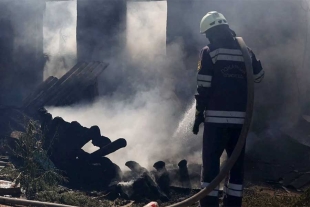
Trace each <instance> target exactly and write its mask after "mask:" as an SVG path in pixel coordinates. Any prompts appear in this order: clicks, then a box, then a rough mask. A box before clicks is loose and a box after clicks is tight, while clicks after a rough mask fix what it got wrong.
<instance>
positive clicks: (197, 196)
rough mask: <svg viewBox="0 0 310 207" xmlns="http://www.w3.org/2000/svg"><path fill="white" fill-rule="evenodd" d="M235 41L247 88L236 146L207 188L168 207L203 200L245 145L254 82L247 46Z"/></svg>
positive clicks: (176, 206)
mask: <svg viewBox="0 0 310 207" xmlns="http://www.w3.org/2000/svg"><path fill="white" fill-rule="evenodd" d="M236 39H237V41H238V43H239V45H240V48H241V51H242V54H243V57H244V62H245V66H246V74H247V87H248V90H247V106H246V117H245V122H244V124H243V127H242V130H241V134H240V137H239V140H238V142H237V145H236V147H235V149H234V151H233V153H232V155H231V157H230V158H229V159H228V161H227V163H226V165H225V166H224V167H223V168H222V170H221V171H220V173H219V174H218V175H217V176H216V177H215V178H214V180H213V181H212V182H211V183H210V185H208V187H206V188H205V189H203V190H201V191H200V192H199V193H197V194H195V195H193V196H192V197H190V198H188V199H186V200H184V201H182V202H179V203H176V204H173V205H170V206H168V207H183V206H184V207H185V206H189V205H191V204H193V203H195V202H197V201H199V200H200V199H202V198H204V197H205V196H207V195H208V194H209V193H210V192H211V191H212V190H213V189H214V188H215V187H217V186H218V185H219V184H220V182H221V181H222V180H223V179H224V178H225V177H226V176H227V174H228V173H229V171H230V169H231V168H232V167H233V165H234V164H235V162H236V161H237V159H238V157H239V155H240V153H241V151H242V149H243V146H244V144H245V141H246V138H247V135H248V132H249V129H250V126H251V121H252V115H253V106H254V80H253V68H252V60H251V57H250V54H249V51H248V49H247V46H246V44H245V43H244V41H243V39H242V38H241V37H237V38H236Z"/></svg>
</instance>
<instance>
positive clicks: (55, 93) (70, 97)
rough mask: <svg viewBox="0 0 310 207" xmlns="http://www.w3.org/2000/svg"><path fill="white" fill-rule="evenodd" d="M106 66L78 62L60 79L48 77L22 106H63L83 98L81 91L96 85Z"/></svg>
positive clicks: (96, 63) (103, 64)
mask: <svg viewBox="0 0 310 207" xmlns="http://www.w3.org/2000/svg"><path fill="white" fill-rule="evenodd" d="M107 67H108V64H107V63H104V62H98V61H94V62H80V63H78V64H76V65H75V66H74V67H73V68H72V69H71V70H69V71H68V72H67V73H66V74H65V75H63V76H62V77H61V78H60V79H57V78H55V77H52V76H51V77H49V78H48V79H46V80H45V81H44V82H43V83H42V84H41V85H39V86H38V87H37V89H36V90H35V91H34V92H33V93H31V94H30V95H29V96H28V97H27V98H26V99H25V100H24V102H23V108H25V109H29V108H34V109H38V108H40V107H44V106H64V105H70V104H72V103H76V102H78V101H80V100H83V96H84V95H85V93H83V92H84V91H85V90H87V89H88V88H89V87H90V86H92V85H96V82H97V77H98V76H99V75H100V74H101V73H102V72H103V71H104V69H106V68H107Z"/></svg>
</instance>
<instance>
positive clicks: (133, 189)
mask: <svg viewBox="0 0 310 207" xmlns="http://www.w3.org/2000/svg"><path fill="white" fill-rule="evenodd" d="M27 1H31V3H29V2H27ZM27 1H23V2H22V3H20V4H19V5H17V3H11V1H10V2H9V0H4V1H1V2H0V11H1V12H0V30H1V31H3V32H1V35H0V48H1V51H0V52H1V53H0V70H1V74H4V75H1V76H0V100H1V102H0V113H1V115H0V135H1V136H2V137H11V136H13V137H14V138H18V137H19V133H21V132H22V131H23V125H24V121H27V120H30V119H34V120H39V122H40V126H41V130H42V132H43V134H44V136H45V138H46V143H45V146H44V148H45V149H46V150H48V152H49V153H50V160H51V161H52V162H53V163H54V164H55V166H56V167H57V168H58V169H60V170H62V171H64V172H65V173H66V176H68V178H69V180H70V184H71V185H72V186H74V187H76V188H84V189H85V188H86V189H96V190H108V191H109V190H110V191H113V192H114V195H116V197H117V196H119V195H121V196H123V197H124V198H126V199H134V200H139V199H143V198H148V199H159V200H162V201H167V200H169V199H170V196H171V195H170V194H171V192H170V190H171V187H172V186H173V187H180V188H182V189H185V190H186V192H188V193H190V191H191V189H195V188H198V187H199V166H196V165H195V166H193V165H189V164H188V163H187V161H186V160H181V161H180V162H179V163H178V164H177V165H174V166H173V168H171V166H169V165H170V164H171V163H165V162H163V161H159V162H156V163H155V164H154V165H153V167H154V168H155V170H156V171H154V172H151V171H148V170H147V169H145V168H143V167H142V166H140V165H139V164H138V163H136V162H134V161H129V162H127V163H126V166H127V167H128V168H129V169H130V170H131V172H130V173H129V174H128V175H127V174H125V173H123V172H122V171H121V170H120V167H119V166H118V165H117V163H113V162H112V161H111V160H110V159H109V158H107V157H106V156H107V155H109V154H111V153H113V152H115V151H117V150H121V149H122V148H124V147H126V145H127V142H126V140H125V139H124V138H119V139H117V140H114V141H113V140H111V139H110V138H108V137H105V136H104V132H103V134H101V131H100V129H99V127H98V126H92V127H90V128H86V127H83V126H82V125H81V124H80V123H78V122H77V121H74V122H71V123H69V122H66V121H65V120H64V119H62V118H61V117H54V118H53V117H52V115H51V114H49V113H48V112H47V111H46V110H45V109H44V107H45V106H56V107H58V106H70V105H73V104H78V103H81V102H93V101H94V100H95V99H96V98H97V97H98V96H99V89H98V82H99V81H100V75H101V74H102V73H103V72H104V70H105V69H106V68H107V67H108V65H109V64H108V63H109V61H110V60H111V59H113V56H114V55H115V54H117V53H118V52H119V51H118V50H120V49H122V48H124V47H125V42H126V21H127V20H126V18H127V16H126V12H127V11H126V8H127V1H126V0H114V1H112V0H105V1H101V0H89V1H86V0H77V30H76V39H77V64H76V65H75V66H74V67H73V68H72V69H70V70H69V71H68V72H67V73H66V74H64V75H63V76H62V77H60V78H56V77H53V76H51V77H49V78H47V79H46V80H44V81H43V70H44V63H45V59H44V55H43V32H42V30H43V21H42V17H43V14H44V8H45V2H44V1H41V0H27ZM226 2H227V1H226ZM234 3H235V4H237V5H239V6H240V8H242V9H243V10H245V11H246V12H247V13H250V12H252V13H253V15H249V16H251V19H248V20H246V21H245V23H244V28H248V27H250V26H251V28H252V29H253V31H251V32H249V33H247V34H246V35H245V38H246V39H249V40H251V39H253V38H255V36H254V35H251V34H254V33H255V34H262V36H261V39H262V40H261V41H260V42H258V41H252V42H253V44H254V45H251V47H254V48H255V49H257V50H262V49H263V47H265V45H273V44H275V45H277V44H278V42H279V40H278V39H280V38H279V37H282V36H289V37H292V36H293V35H296V36H298V37H299V36H300V35H301V33H302V32H301V29H300V28H302V25H303V21H302V20H303V18H304V17H303V16H302V14H300V13H299V12H298V10H299V9H300V8H299V7H300V5H299V3H296V2H295V1H291V0H283V1H281V2H272V3H271V2H270V0H263V1H259V2H254V1H248V2H244V1H243V0H236V1H234ZM30 4H31V5H36V7H31V6H29V5H30ZM279 4H281V5H284V6H283V7H279ZM199 6H200V4H199V2H198V1H193V0H182V1H179V0H169V1H167V30H166V44H167V45H169V44H173V43H175V42H178V43H179V42H181V44H182V46H183V48H184V51H185V54H184V56H183V57H182V59H183V60H184V63H185V65H186V68H187V69H192V68H196V62H197V54H198V53H199V50H200V49H201V46H202V45H203V44H204V42H202V41H199V40H197V38H194V34H195V33H197V32H198V30H197V25H194V24H193V19H198V18H200V17H201V16H202V14H203V13H202V11H203V10H202V9H201V10H199V12H196V13H195V14H193V12H192V11H193V10H194V9H195V8H198V7H199ZM252 7H266V8H268V11H271V10H272V11H274V12H275V13H277V12H278V13H279V14H280V12H279V10H281V9H284V10H290V11H291V12H293V13H294V14H295V18H292V19H288V20H287V22H283V21H282V19H284V16H283V15H278V16H275V17H274V18H273V19H272V20H270V18H269V17H265V16H264V14H261V13H259V11H258V10H257V11H254V12H253V9H252V10H251V9H250V8H252ZM204 8H208V9H209V10H222V11H223V13H224V12H225V13H226V14H227V15H228V16H229V15H230V16H232V15H233V14H234V13H235V12H236V11H237V9H236V8H235V7H233V9H231V8H230V7H229V6H227V5H225V4H218V2H216V1H206V3H205V4H204ZM21 10H22V11H24V12H23V13H27V14H28V16H27V18H25V17H22V16H21V15H18V14H17V11H18V12H20V11H21ZM203 12H205V11H203ZM281 14H282V13H281ZM187 16H193V18H192V19H191V18H187ZM239 18H240V19H243V18H244V17H242V16H240V17H238V18H237V20H236V21H238V20H240V19H239ZM22 19H23V20H24V21H26V22H24V23H23V24H20V22H23V21H22ZM255 19H261V20H262V22H265V23H266V22H268V21H269V20H270V21H273V22H276V24H277V25H278V24H280V25H282V24H288V25H291V30H294V31H296V33H297V34H292V33H290V32H288V31H287V30H286V29H279V31H275V34H277V35H274V36H269V35H267V34H266V33H265V31H267V30H273V25H272V24H267V23H266V24H265V25H263V27H262V28H261V27H257V28H255V27H254V28H253V27H252V25H251V22H254V21H255ZM180 22H182V24H180ZM25 25H27V27H26V26H25ZM176 25H178V27H176ZM279 27H280V26H279ZM281 28H282V27H281ZM283 28H284V27H283ZM238 29H240V30H239V31H240V33H242V32H244V30H245V29H244V30H242V28H238ZM247 35H248V36H247ZM25 39H27V42H25V41H24V40H25ZM262 42H264V44H262ZM280 46H281V45H280ZM29 48H30V49H29ZM173 52H174V51H170V50H169V49H168V48H167V56H168V57H169V56H170V55H172V53H173ZM263 57H264V56H263ZM284 62H285V61H284ZM270 64H272V61H270ZM283 65H285V67H290V68H293V67H295V66H294V65H293V63H291V62H289V63H288V62H285V63H283ZM283 65H280V66H279V69H281V70H282V68H283V67H284V66H283ZM278 71H280V70H278ZM278 71H276V72H275V73H277V76H281V75H282V76H284V75H283V74H280V73H279V72H278ZM103 74H104V73H103ZM284 78H285V77H284ZM275 85H277V87H278V88H280V87H281V84H280V83H278V82H277V83H275ZM105 92H106V91H105V89H103V92H102V93H103V94H105ZM183 93H184V94H190V93H188V91H185V92H184V91H180V92H179V93H178V94H177V95H178V96H181V97H182V96H185V95H184V94H183ZM273 95H274V94H273ZM273 95H272V96H273ZM275 96H276V98H275V99H273V100H276V101H274V102H273V104H275V105H278V104H279V105H281V104H282V103H280V102H281V101H283V100H284V98H283V97H284V95H283V94H281V93H276V95H275ZM182 100H185V102H186V101H188V100H189V98H188V97H186V98H183V99H182ZM279 100H280V101H279ZM186 104H187V102H186ZM8 105H10V106H8ZM12 105H14V106H15V107H12ZM17 106H18V107H17ZM279 108H280V107H279ZM258 109H259V110H260V111H261V110H263V109H264V108H263V106H262V104H261V103H259V104H258ZM261 114H262V113H260V114H258V115H257V116H256V120H255V124H254V127H253V130H256V131H259V130H260V129H261V128H263V127H266V126H265V125H264V124H261V122H260V120H261V119H262V118H261V116H263V115H261ZM309 120H310V118H309V117H308V116H307V115H304V116H302V118H301V119H300V120H299V121H298V123H297V124H296V125H295V126H293V127H292V128H291V129H290V130H289V131H285V132H281V133H280V134H279V137H281V142H280V143H279V140H278V139H277V140H272V139H270V140H266V139H262V140H259V141H258V142H257V143H256V146H255V148H252V149H251V150H249V151H248V154H250V155H249V156H248V157H249V159H248V162H247V165H248V166H252V162H256V163H255V165H253V169H255V170H253V171H251V170H249V172H248V175H247V178H248V179H249V180H254V181H255V180H256V181H257V180H259V181H261V180H264V181H272V182H276V183H277V184H279V185H282V186H284V187H288V188H293V189H295V190H300V189H301V190H304V189H306V188H307V187H308V186H309V185H310V176H309V173H308V171H309V170H310V169H309V168H308V167H305V166H304V163H306V162H308V161H309V150H310V148H309V146H310V145H309V141H308V140H307V139H306V138H308V136H309V134H310V131H309V126H310V125H309ZM257 123H258V124H257ZM12 131H15V134H14V133H13V134H12ZM260 136H262V137H264V136H265V137H268V136H267V135H265V134H262V135H260ZM296 140H297V141H296ZM90 141H91V142H92V144H93V145H95V146H97V147H99V148H100V149H99V150H97V151H95V152H93V153H91V154H88V153H86V152H85V151H83V150H82V149H81V148H82V147H83V146H84V145H85V144H86V143H88V142H90ZM13 143H14V142H13ZM262 148H263V149H268V150H265V151H269V152H272V153H270V154H268V156H266V154H265V156H266V159H265V160H264V163H261V160H259V159H261V158H262V157H263V155H262V153H261V149H262ZM287 149H289V150H292V151H296V152H297V151H298V152H299V153H296V154H294V155H292V156H291V155H289V156H283V154H285V153H287ZM300 154H302V155H301V156H300ZM268 159H270V160H268ZM253 160H254V161H253ZM266 160H268V161H267V162H266ZM281 161H285V162H283V163H281ZM292 163H296V165H295V166H290V167H287V166H289V165H291V164H292ZM270 165H271V166H272V168H270Z"/></svg>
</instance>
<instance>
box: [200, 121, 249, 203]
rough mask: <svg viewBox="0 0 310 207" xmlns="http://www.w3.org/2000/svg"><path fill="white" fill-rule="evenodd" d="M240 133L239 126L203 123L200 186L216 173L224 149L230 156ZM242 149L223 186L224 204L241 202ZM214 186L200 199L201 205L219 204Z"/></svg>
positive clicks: (205, 184)
mask: <svg viewBox="0 0 310 207" xmlns="http://www.w3.org/2000/svg"><path fill="white" fill-rule="evenodd" d="M240 133H241V126H240V127H235V126H232V125H225V124H223V125H222V124H215V123H205V126H204V133H203V146H202V172H201V187H202V188H205V187H207V186H208V185H209V183H210V182H211V181H212V180H213V179H214V178H215V177H216V176H217V175H218V173H219V170H220V157H221V155H222V153H223V151H224V150H226V153H227V156H228V158H229V157H230V156H231V154H232V152H233V150H234V148H235V146H236V144H237V141H238V138H239V136H240ZM244 150H245V147H243V150H242V153H241V155H240V156H239V158H238V160H237V162H236V163H235V165H234V166H233V168H232V169H231V171H230V173H229V180H228V183H226V185H225V188H224V206H236V207H239V206H241V204H242V193H243V174H244V173H243V162H244V161H243V160H244ZM218 191H219V189H218V188H216V189H215V190H213V191H212V192H211V193H210V194H209V195H208V196H206V197H205V198H203V199H202V200H200V206H201V207H210V206H212V207H213V206H219V199H218V193H219V192H218Z"/></svg>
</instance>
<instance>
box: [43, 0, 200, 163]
mask: <svg viewBox="0 0 310 207" xmlns="http://www.w3.org/2000/svg"><path fill="white" fill-rule="evenodd" d="M127 8H128V10H127V44H126V48H125V50H124V52H123V53H121V54H115V57H114V58H111V59H110V60H109V62H110V66H109V68H108V69H107V70H106V71H105V72H104V73H103V74H102V77H100V81H99V85H100V89H101V90H100V92H102V93H103V94H102V97H100V98H99V99H98V100H97V101H96V103H94V104H93V105H88V106H84V105H78V106H74V107H69V108H51V109H49V111H50V112H51V113H52V114H53V115H58V116H62V117H63V118H64V119H65V120H67V121H73V120H77V121H79V122H80V123H81V124H82V125H85V126H88V127H90V126H92V125H98V126H99V127H100V129H101V132H102V134H103V135H105V136H108V137H110V138H111V139H112V140H115V139H116V138H118V137H124V138H126V140H127V142H128V146H127V147H126V148H125V149H122V150H120V151H118V152H116V153H113V154H112V155H110V156H109V157H110V158H111V159H112V161H114V162H115V163H117V164H119V165H120V166H122V167H124V163H125V162H126V161H128V160H136V161H138V162H140V163H141V164H142V165H143V166H146V167H148V166H151V165H152V164H153V162H155V161H157V160H158V159H167V157H171V156H174V155H177V154H178V153H180V150H181V149H182V146H181V145H182V142H181V141H180V140H178V139H176V138H175V137H173V134H174V131H175V129H176V128H177V126H178V122H179V121H178V120H179V118H180V117H182V115H183V110H182V105H184V104H183V103H181V102H180V100H179V98H178V97H177V95H176V92H177V90H180V89H181V90H182V89H184V90H185V91H191V94H192V95H193V93H194V89H195V82H194V78H195V70H191V71H188V70H185V66H184V64H183V61H182V57H183V51H182V45H181V44H179V43H171V45H169V46H168V47H169V50H170V51H172V54H173V55H172V56H169V57H166V56H165V54H166V28H165V25H166V3H165V2H144V3H129V4H128V5H127ZM180 71H182V73H180ZM180 80H183V82H182V83H181V81H180ZM107 85H108V86H109V85H112V86H109V88H110V91H111V92H110V93H107V92H106V91H107V89H106V86H107ZM188 93H190V92H188ZM84 149H85V150H87V151H93V150H94V149H95V148H94V147H93V146H91V145H87V146H85V147H84ZM181 151H182V150H181ZM182 158H183V157H182Z"/></svg>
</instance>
